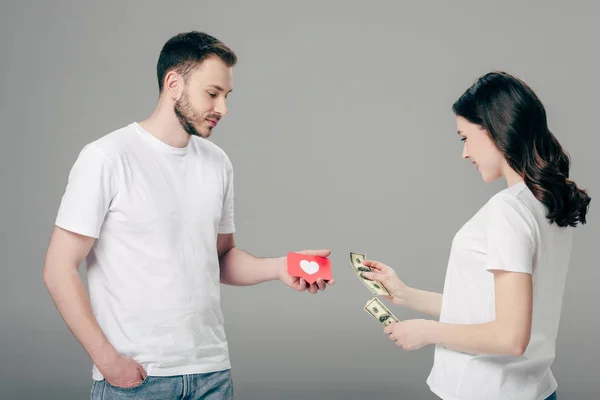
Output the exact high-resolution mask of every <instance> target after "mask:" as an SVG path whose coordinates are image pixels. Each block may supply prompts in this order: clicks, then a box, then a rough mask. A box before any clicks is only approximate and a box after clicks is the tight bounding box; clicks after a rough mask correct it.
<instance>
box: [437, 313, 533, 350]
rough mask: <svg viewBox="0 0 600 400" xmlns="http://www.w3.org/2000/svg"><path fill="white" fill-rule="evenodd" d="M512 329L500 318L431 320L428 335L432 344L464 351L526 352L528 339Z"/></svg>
mask: <svg viewBox="0 0 600 400" xmlns="http://www.w3.org/2000/svg"><path fill="white" fill-rule="evenodd" d="M511 331H512V329H511V327H506V326H504V327H503V325H502V324H501V323H499V322H498V321H492V322H488V323H483V324H468V325H467V324H464V325H462V324H448V323H442V322H437V321H431V328H430V329H428V333H427V335H428V336H429V340H428V341H429V342H430V343H431V344H437V345H440V346H443V347H446V348H448V349H451V350H454V351H459V352H463V353H469V354H509V355H522V354H523V353H524V352H525V349H526V347H527V344H528V343H524V342H523V341H519V339H518V336H517V335H516V334H513V333H511Z"/></svg>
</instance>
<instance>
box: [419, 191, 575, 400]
mask: <svg viewBox="0 0 600 400" xmlns="http://www.w3.org/2000/svg"><path fill="white" fill-rule="evenodd" d="M546 214H547V210H546V208H545V206H544V205H543V203H541V202H540V201H538V200H537V199H536V198H535V197H534V195H533V193H532V192H531V191H530V190H529V188H528V187H527V186H526V184H525V183H524V182H519V183H517V184H515V185H513V186H511V187H508V188H506V189H504V190H502V191H500V192H499V193H497V194H496V195H494V196H493V197H492V198H491V199H490V200H489V201H488V202H487V204H485V205H484V206H483V207H482V208H481V209H480V210H479V212H477V214H475V216H473V218H471V220H469V221H468V222H467V223H466V224H465V225H464V226H463V227H462V228H461V229H460V230H459V231H458V233H457V234H456V236H455V237H454V240H453V242H452V248H451V252H450V257H449V262H448V269H447V273H446V279H445V283H444V291H443V296H442V311H441V315H440V321H441V322H446V323H454V324H481V323H486V322H490V321H493V320H495V317H496V316H495V301H494V276H493V273H492V272H490V270H491V269H497V270H506V271H514V272H522V273H527V274H532V279H533V321H532V322H533V326H532V331H531V340H530V342H529V345H528V347H527V349H526V351H525V354H523V355H522V356H512V355H472V354H467V353H461V352H457V351H453V350H450V349H447V348H444V347H442V346H436V348H435V356H434V363H433V368H432V370H431V373H430V375H429V377H428V379H427V383H428V385H429V387H430V389H431V390H432V391H433V393H435V394H436V395H438V396H439V397H441V398H442V399H444V400H459V399H460V400H465V399H470V400H471V399H473V400H474V399H477V400H482V399H486V400H508V399H519V400H520V399H523V400H542V399H545V398H546V397H548V396H549V395H551V394H552V393H553V392H554V391H555V390H556V387H557V384H556V381H555V379H554V376H553V374H552V371H551V370H550V366H551V364H552V362H553V360H554V355H555V341H556V336H557V332H558V326H559V320H560V314H561V307H562V298H563V291H564V287H565V282H566V276H567V270H568V266H569V258H570V254H571V242H572V229H570V228H561V227H559V226H557V225H556V224H552V225H551V224H550V223H549V222H548V220H547V219H546Z"/></svg>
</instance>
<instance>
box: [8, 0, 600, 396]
mask: <svg viewBox="0 0 600 400" xmlns="http://www.w3.org/2000/svg"><path fill="white" fill-rule="evenodd" d="M598 11H599V6H598V5H597V4H594V3H593V2H592V1H589V2H575V1H570V2H558V1H555V2H548V1H536V2H520V1H519V2H516V1H513V2H507V1H484V2H480V1H472V2H464V1H453V2H441V1H440V2H417V1H415V2H382V1H370V2H358V1H355V2H347V1H336V2H333V1H330V2H325V1H310V2H309V1H302V2H283V1H257V0H254V1H235V2H232V1H228V2H217V1H203V2H200V1H196V2H172V3H167V2H163V1H111V2H106V1H103V2H97V3H92V2H78V1H72V2H67V1H53V2H46V1H41V0H40V1H37V2H33V1H23V0H19V1H3V2H2V3H1V8H0V54H1V56H0V72H1V73H0V93H1V97H0V101H1V104H0V121H2V123H1V125H0V129H1V131H2V142H1V143H2V144H1V146H0V148H1V153H2V154H1V156H0V163H1V164H0V167H1V171H2V181H1V183H0V184H1V187H2V208H1V210H2V212H1V217H2V224H1V234H2V238H1V239H2V240H1V242H0V246H1V247H0V257H1V265H2V277H1V280H0V296H1V301H0V311H1V314H0V321H1V324H0V398H2V399H24V398H27V399H33V398H41V397H38V396H43V398H46V399H62V400H67V399H85V398H88V396H89V388H90V384H91V376H90V373H91V364H90V360H89V359H88V357H87V354H86V353H85V352H84V350H83V349H82V348H81V346H80V345H79V344H78V342H77V341H76V340H75V339H74V338H73V336H72V335H71V333H70V332H69V331H68V329H67V328H66V326H65V325H64V323H63V321H62V319H61V317H60V315H59V314H58V312H57V311H56V308H55V307H54V305H53V303H52V301H51V299H50V297H49V295H48V293H47V291H46V289H45V287H44V285H43V282H42V274H41V268H42V265H43V259H44V255H45V251H46V247H47V244H48V239H49V234H50V232H51V229H52V226H53V222H54V218H55V215H56V212H57V209H58V205H59V202H60V198H61V196H62V193H63V190H64V187H65V184H66V178H67V174H68V171H69V169H70V168H71V165H72V163H73V162H74V160H75V158H76V156H77V153H78V152H79V150H80V149H81V147H82V146H83V145H84V144H86V143H88V142H90V141H92V140H94V139H96V138H98V137H100V136H102V135H104V134H106V133H108V132H110V131H112V130H114V129H117V128H119V127H121V126H123V125H125V124H128V123H130V122H132V121H134V120H141V119H143V118H145V117H146V116H147V115H148V114H149V113H150V112H151V111H152V110H153V107H154V106H155V102H156V99H157V85H156V81H155V80H156V78H155V65H156V60H157V57H158V54H159V51H160V48H161V46H162V45H163V44H164V42H165V41H166V40H167V39H168V38H169V37H171V36H172V35H174V34H176V33H179V32H182V31H187V30H191V29H198V30H204V31H207V32H209V33H211V34H214V35H216V36H217V37H219V38H220V39H222V40H223V41H225V42H226V43H227V44H229V45H230V46H231V47H233V49H234V50H235V51H236V52H237V54H238V55H239V58H240V62H239V65H238V66H237V67H236V68H235V70H234V88H235V92H234V93H233V94H232V95H231V96H230V102H229V110H230V115H228V116H227V117H226V118H225V119H224V120H223V121H222V123H221V124H220V125H219V128H218V130H217V131H215V133H214V135H213V139H211V140H214V142H215V143H217V144H218V145H219V146H221V147H222V148H223V149H225V150H226V151H227V153H228V154H229V156H230V158H231V159H232V161H233V164H234V167H235V171H236V223H237V227H238V231H237V234H236V237H237V242H238V245H239V246H240V247H241V248H243V249H245V250H247V251H249V252H251V253H252V254H254V255H257V256H279V255H284V254H285V253H286V252H287V251H290V250H300V249H304V248H323V247H326V248H330V249H331V250H332V251H333V253H332V256H331V259H332V262H333V271H334V275H335V277H336V279H337V281H338V282H337V285H336V286H334V287H332V288H330V289H329V290H328V291H326V292H324V293H320V294H318V295H316V296H311V295H309V294H307V293H304V294H298V293H295V292H293V291H291V290H289V289H287V288H285V287H284V286H283V285H281V284H279V283H268V284H263V285H259V286H255V287H246V288H231V287H224V288H223V309H224V313H225V318H226V324H227V327H226V328H227V332H228V337H229V340H230V349H231V358H232V363H233V370H232V371H233V374H234V380H235V385H236V391H237V394H238V398H240V399H280V398H289V399H296V398H297V399H300V398H306V397H312V398H319V399H342V398H343V399H347V400H350V399H366V398H367V397H373V398H381V399H391V398H403V399H433V398H434V396H433V395H432V394H430V392H429V390H428V388H427V386H426V384H425V379H426V377H427V374H428V372H429V369H430V367H431V364H432V356H433V349H432V348H431V347H428V348H425V349H422V350H420V351H416V352H403V351H402V350H400V349H399V348H397V347H395V346H394V345H393V344H391V343H390V342H389V341H388V340H387V339H386V338H385V337H384V335H383V333H382V329H381V327H380V326H379V325H378V324H377V323H376V322H375V321H374V320H372V319H371V318H370V317H369V316H368V315H366V313H365V312H364V311H363V309H362V307H363V306H364V304H365V302H366V301H367V300H368V299H369V298H371V296H370V292H368V291H367V290H366V288H364V287H363V286H362V284H361V283H360V282H359V281H358V280H357V279H356V277H355V276H354V275H353V274H352V273H351V270H350V266H349V262H348V261H349V258H348V252H350V251H358V252H364V253H366V254H367V256H368V257H369V258H375V259H379V260H381V261H384V262H386V263H388V264H389V265H391V266H393V267H394V268H396V270H397V271H398V273H399V275H400V277H401V278H402V279H404V280H405V282H406V283H408V284H409V285H411V286H415V287H419V288H423V289H428V290H435V291H441V290H442V284H443V279H444V273H445V268H446V262H447V256H448V253H449V248H450V242H451V240H452V237H453V235H454V233H455V232H456V231H457V229H459V228H460V226H461V225H462V223H464V222H465V221H466V220H467V219H468V218H469V217H470V216H471V215H472V214H473V213H474V212H475V211H476V210H477V209H478V208H479V207H480V206H481V205H482V204H483V203H484V202H485V201H486V200H487V199H488V198H489V197H490V196H491V195H492V194H493V193H495V192H496V191H498V190H500V189H502V188H503V187H504V186H503V185H504V184H503V182H496V183H493V184H490V185H485V184H484V183H483V182H482V181H481V179H480V176H479V174H478V173H477V172H476V171H475V170H474V169H473V168H472V166H471V165H470V163H469V162H467V161H464V160H461V159H460V155H461V149H462V148H461V142H460V141H459V140H458V137H457V135H456V133H455V120H454V116H453V115H452V113H451V110H450V105H451V104H452V102H453V101H454V100H455V99H456V98H457V97H458V96H459V95H460V94H461V93H462V92H463V91H464V90H465V89H466V88H467V87H468V86H469V85H470V84H471V83H472V82H473V80H474V79H475V78H477V77H478V76H480V75H482V74H484V73H486V72H488V71H490V70H494V69H502V70H506V71H508V72H511V73H514V74H516V75H517V76H519V77H521V78H523V79H524V80H525V81H526V82H528V83H529V84H530V85H531V86H532V87H533V88H534V90H536V91H537V93H538V94H539V96H540V97H541V99H542V101H543V102H544V104H545V105H546V107H547V111H548V115H549V123H550V127H551V129H552V130H553V132H554V133H555V134H556V135H557V137H558V138H559V140H560V141H561V142H562V143H563V145H564V146H565V147H566V149H567V150H568V151H569V152H570V154H571V156H572V159H573V164H572V177H573V178H574V179H575V180H576V181H577V182H578V183H579V184H580V185H581V186H582V187H586V188H588V189H589V190H590V194H591V196H592V198H593V200H592V205H591V212H590V214H589V222H590V224H589V225H588V226H584V227H582V228H578V229H577V230H576V233H575V235H574V245H573V255H572V264H571V270H570V274H569V278H568V282H567V287H566V292H565V296H564V308H563V316H562V325H561V330H560V333H559V339H558V343H557V350H556V353H557V359H556V362H555V363H554V367H553V370H554V373H555V375H556V377H557V380H558V382H559V391H558V393H559V396H560V397H561V398H563V399H593V398H597V397H598V392H599V391H600V383H599V380H598V377H599V376H600V368H599V367H598V364H597V360H598V359H599V358H600V348H599V346H598V339H597V338H598V333H599V331H600V329H599V324H598V311H597V310H598V309H597V304H598V301H597V299H598V297H597V291H596V288H597V286H598V284H597V282H598V280H599V278H600V272H599V270H598V268H597V266H598V264H597V261H596V260H595V255H596V254H595V249H596V248H597V244H598V238H599V237H600V225H598V223H597V221H596V218H595V216H596V215H597V213H596V208H597V207H598V204H596V203H598V201H600V198H599V197H598V196H599V195H598V193H600V179H599V177H598V172H597V171H598V163H597V162H595V161H594V160H593V158H594V156H595V155H596V154H597V147H598V145H600V139H599V138H598V137H599V136H598V123H597V115H598V105H599V104H598V96H597V94H598V92H599V90H600V78H598V71H599V70H600V57H599V55H598V38H599V37H600V25H599V24H598V21H597V18H598V15H599V12H598ZM595 246H596V247H595ZM82 271H83V270H82ZM83 275H84V274H83V272H82V276H83ZM393 311H394V312H395V313H396V314H397V315H398V316H399V317H401V318H409V317H414V316H417V315H416V314H412V313H410V312H407V311H405V310H402V309H399V308H394V309H393Z"/></svg>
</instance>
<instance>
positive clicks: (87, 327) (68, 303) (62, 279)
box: [44, 268, 117, 366]
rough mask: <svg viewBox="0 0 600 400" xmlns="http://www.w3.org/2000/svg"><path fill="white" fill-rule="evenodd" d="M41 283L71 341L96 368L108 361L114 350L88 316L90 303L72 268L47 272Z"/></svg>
mask: <svg viewBox="0 0 600 400" xmlns="http://www.w3.org/2000/svg"><path fill="white" fill-rule="evenodd" d="M50 270H51V269H49V268H45V269H44V282H45V284H46V287H47V288H48V291H49V292H50V296H51V297H52V300H53V301H54V303H55V304H56V307H57V308H58V311H59V313H60V315H61V316H62V318H63V319H64V321H65V323H66V324H67V326H68V328H69V329H70V330H71V332H72V333H73V335H74V336H75V338H76V339H77V340H78V341H79V343H81V345H82V346H83V348H84V349H85V350H86V351H87V353H88V355H89V356H90V358H91V359H92V361H93V362H94V363H95V364H96V365H101V366H102V365H103V364H105V363H107V362H109V360H110V358H111V357H114V356H115V355H116V354H117V351H116V350H115V349H114V347H113V346H112V345H111V344H110V342H109V341H108V339H107V338H106V336H105V335H104V333H103V332H102V329H101V328H100V326H99V325H98V322H97V321H96V318H95V317H94V315H93V313H92V309H91V306H90V301H89V298H88V296H87V293H86V291H85V288H84V286H83V282H82V281H81V278H80V277H79V274H78V272H77V269H76V268H69V269H61V270H58V269H57V270H55V271H52V272H50Z"/></svg>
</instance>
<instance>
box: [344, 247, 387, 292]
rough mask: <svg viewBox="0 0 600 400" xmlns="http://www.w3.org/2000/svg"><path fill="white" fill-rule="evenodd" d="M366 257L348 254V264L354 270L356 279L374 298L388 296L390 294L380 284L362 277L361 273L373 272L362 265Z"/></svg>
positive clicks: (358, 254) (359, 254)
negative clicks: (349, 263)
mask: <svg viewBox="0 0 600 400" xmlns="http://www.w3.org/2000/svg"><path fill="white" fill-rule="evenodd" d="M366 258H367V256H366V255H365V254H361V253H350V262H351V264H352V268H354V273H356V276H358V279H360V280H361V281H362V283H364V284H365V286H366V287H367V288H369V290H370V291H371V292H372V293H373V294H374V295H376V296H379V295H383V296H390V292H388V290H387V289H386V288H385V286H383V284H382V283H381V282H378V281H374V280H371V279H368V278H365V277H364V276H362V273H363V272H373V270H372V269H371V268H369V267H367V266H366V265H364V264H363V262H364V261H365V259H366Z"/></svg>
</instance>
